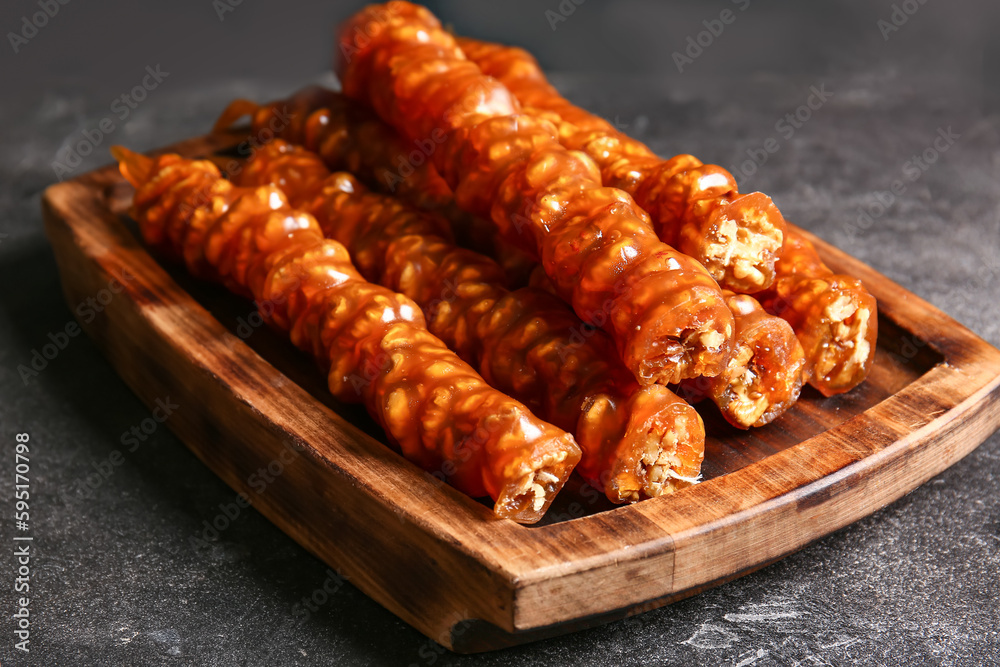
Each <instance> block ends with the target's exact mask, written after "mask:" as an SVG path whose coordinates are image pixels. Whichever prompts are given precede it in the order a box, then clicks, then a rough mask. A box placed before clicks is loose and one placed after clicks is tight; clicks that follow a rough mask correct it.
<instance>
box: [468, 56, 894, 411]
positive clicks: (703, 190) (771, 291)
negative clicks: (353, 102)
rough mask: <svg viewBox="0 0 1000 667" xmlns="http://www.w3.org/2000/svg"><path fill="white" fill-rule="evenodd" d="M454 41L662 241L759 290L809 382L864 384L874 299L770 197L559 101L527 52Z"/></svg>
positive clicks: (839, 388) (829, 390)
mask: <svg viewBox="0 0 1000 667" xmlns="http://www.w3.org/2000/svg"><path fill="white" fill-rule="evenodd" d="M458 41H459V45H460V46H461V47H462V49H463V51H464V53H465V54H466V55H467V56H468V57H469V58H470V59H471V60H472V61H473V62H475V63H476V64H477V65H479V66H480V68H481V69H482V70H483V71H484V72H485V73H486V74H490V75H492V76H495V77H497V78H498V79H499V80H500V81H502V82H503V83H504V84H505V85H506V86H507V87H508V88H509V89H510V90H511V91H512V92H513V93H514V94H515V95H516V96H517V97H518V99H519V100H520V101H521V102H523V103H525V104H526V105H528V107H529V108H528V109H527V110H526V111H527V112H528V113H535V114H536V115H540V116H543V117H548V118H550V119H553V120H554V121H555V122H556V123H557V124H558V126H559V131H560V139H561V140H562V141H563V142H564V143H565V145H566V146H567V147H569V148H575V149H580V150H583V151H585V152H586V153H587V154H588V155H590V156H591V157H592V158H594V159H595V160H596V161H597V163H598V164H599V165H600V167H601V174H602V178H603V179H604V183H605V184H607V185H612V186H615V187H620V188H622V189H624V190H626V191H628V192H629V193H630V194H632V195H633V196H634V197H635V199H636V202H637V203H638V204H639V205H640V206H641V207H642V208H644V209H645V210H646V211H647V212H648V213H649V214H650V216H651V217H652V219H653V222H654V223H655V224H656V225H657V231H658V233H659V235H660V238H661V239H663V240H664V241H666V242H667V243H670V244H671V245H674V246H675V247H677V248H678V249H679V250H681V251H682V252H686V253H688V254H690V255H692V256H694V257H696V258H697V259H698V260H699V261H701V262H702V263H703V264H705V266H706V267H708V269H709V271H710V272H711V273H712V275H713V276H714V277H715V278H716V279H717V280H719V282H720V283H721V284H722V285H723V286H724V287H727V288H729V289H731V290H734V291H736V292H744V293H756V292H760V293H759V294H758V298H759V300H760V301H762V302H764V303H765V305H766V306H767V309H768V311H769V312H772V313H774V314H776V315H779V316H781V317H783V318H784V319H786V320H788V321H789V322H790V323H791V324H792V326H793V328H794V329H795V332H796V334H797V335H798V337H799V340H800V341H801V343H802V345H803V347H804V348H805V353H806V357H805V358H806V366H805V368H804V369H803V374H804V377H805V379H806V380H807V381H808V382H809V383H810V384H812V385H813V386H814V387H816V388H817V389H819V390H820V392H822V393H823V394H824V395H826V396H831V395H834V394H839V393H843V392H845V391H849V390H850V389H853V388H854V387H855V386H857V385H858V384H860V383H861V382H862V381H864V379H865V378H866V377H867V376H868V373H869V372H870V371H871V366H872V363H873V362H874V358H875V341H876V338H877V336H878V331H877V329H878V316H877V312H876V309H877V305H876V302H875V299H874V298H873V297H872V296H871V294H870V293H868V291H867V290H865V288H864V286H863V285H862V284H861V282H860V281H859V280H857V279H855V278H851V277H850V276H845V275H837V274H834V273H833V271H831V270H830V269H829V268H827V267H826V265H824V264H823V263H822V262H821V261H820V260H819V257H818V255H816V252H815V249H814V248H813V247H812V244H811V243H810V242H809V241H808V240H806V239H805V238H804V237H803V236H802V235H801V234H799V233H798V232H797V231H795V230H794V229H792V228H786V224H785V222H784V220H783V218H782V217H781V214H780V213H779V212H778V210H777V209H776V208H775V207H774V205H773V203H771V200H770V199H769V198H768V197H766V196H764V195H762V194H761V193H753V194H750V195H739V194H738V193H737V189H736V182H735V181H734V180H733V178H732V175H731V174H729V173H728V172H726V171H725V170H723V169H722V168H720V167H716V166H713V165H703V164H702V163H701V162H699V161H698V160H697V159H696V158H694V157H693V156H691V155H678V156H676V157H673V158H671V159H670V160H662V159H660V158H659V157H657V156H656V155H655V154H654V153H653V152H652V151H651V150H650V149H649V148H647V147H646V146H645V145H644V144H642V143H641V142H639V141H636V140H635V139H632V138H631V137H628V136H627V135H625V134H623V133H621V132H619V131H618V130H617V129H615V128H614V127H612V126H611V125H610V124H609V123H607V121H605V120H604V119H602V118H600V117H598V116H595V115H594V114H591V113H589V112H587V111H585V110H584V109H581V108H579V107H576V106H574V105H573V104H571V103H570V102H569V101H568V100H566V99H565V98H563V97H562V96H561V95H559V93H558V92H557V91H556V89H555V88H554V87H552V85H551V84H549V82H548V81H547V80H546V78H545V75H544V74H543V73H542V70H541V68H539V66H538V62H537V61H536V60H535V59H534V58H533V57H532V56H531V54H529V53H528V52H527V51H524V50H523V49H518V48H515V47H508V46H502V45H499V44H491V43H488V42H482V41H477V40H473V39H462V38H460V39H459V40H458ZM782 232H783V235H782ZM761 290H766V291H763V292H761Z"/></svg>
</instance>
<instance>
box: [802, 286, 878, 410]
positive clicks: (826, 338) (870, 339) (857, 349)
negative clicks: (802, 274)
mask: <svg viewBox="0 0 1000 667" xmlns="http://www.w3.org/2000/svg"><path fill="white" fill-rule="evenodd" d="M821 282H824V283H826V284H827V288H826V289H825V290H824V291H823V292H822V293H820V294H819V297H818V298H817V300H816V303H815V304H814V305H813V307H812V309H811V311H810V314H809V319H810V320H812V322H810V323H809V324H808V330H809V331H815V332H817V335H816V336H815V337H814V339H813V340H808V341H804V342H803V347H805V349H806V355H807V356H808V357H809V358H812V359H815V362H814V363H813V365H812V367H811V368H810V369H809V383H810V384H811V385H813V386H814V387H816V388H817V389H819V391H820V392H821V393H822V394H823V395H824V396H833V395H835V394H842V393H844V392H845V391H849V390H851V389H853V388H854V387H856V386H858V385H859V384H861V382H863V381H864V379H865V378H866V377H868V373H869V372H870V371H871V367H872V362H873V360H874V359H875V341H876V339H877V338H878V312H877V305H876V301H875V297H873V296H872V295H871V294H870V293H869V292H868V291H867V290H866V289H865V288H864V287H863V286H862V284H861V281H860V280H857V279H856V278H851V277H848V276H842V275H834V276H830V277H828V278H825V279H823V280H822V281H821ZM810 348H811V349H810ZM810 352H813V354H811V355H810Z"/></svg>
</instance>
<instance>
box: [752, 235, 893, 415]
mask: <svg viewBox="0 0 1000 667" xmlns="http://www.w3.org/2000/svg"><path fill="white" fill-rule="evenodd" d="M775 268H776V270H777V279H776V280H775V281H774V285H772V286H771V288H770V289H768V290H767V291H766V292H765V293H763V294H762V295H760V300H761V303H762V304H763V305H764V307H765V308H766V309H767V310H768V312H771V313H774V314H775V315H779V316H780V317H781V318H783V319H785V320H787V321H788V323H789V324H791V325H792V328H793V329H794V330H795V334H796V336H798V338H799V341H800V342H801V343H802V347H803V349H804V350H805V358H806V368H805V371H804V372H805V377H806V380H807V381H808V382H809V384H811V385H812V386H814V387H816V389H818V390H819V391H820V392H822V393H823V394H824V395H825V396H833V395H834V394H841V393H843V392H845V391H850V390H851V389H853V388H854V387H856V386H857V385H859V384H861V382H863V381H864V379H865V378H866V377H868V373H869V372H870V371H871V368H872V364H873V363H874V360H875V343H876V340H877V339H878V304H877V302H876V301H875V297H874V296H872V295H871V293H869V292H868V290H866V289H865V287H864V285H863V284H862V283H861V281H860V280H858V279H857V278H852V277H850V276H845V275H841V274H835V273H834V272H833V271H831V270H830V269H829V268H828V267H827V266H826V265H825V264H824V263H823V262H822V260H820V258H819V255H818V254H817V253H816V249H815V248H814V247H813V245H812V243H810V242H809V240H808V239H806V238H805V237H804V236H802V235H801V234H799V233H798V232H796V231H794V230H789V232H788V234H787V235H786V238H785V245H784V247H783V248H782V251H781V257H780V258H779V260H778V262H777V264H776V265H775Z"/></svg>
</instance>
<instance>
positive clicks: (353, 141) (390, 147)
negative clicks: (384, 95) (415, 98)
mask: <svg viewBox="0 0 1000 667" xmlns="http://www.w3.org/2000/svg"><path fill="white" fill-rule="evenodd" d="M245 115H249V116H250V118H251V124H252V133H251V137H253V138H255V139H257V143H263V142H264V140H268V141H269V140H270V138H272V137H278V138H281V139H284V140H286V141H288V142H290V143H293V144H299V145H301V146H304V147H305V148H307V149H309V150H310V151H313V152H316V153H318V154H320V155H321V156H322V158H323V161H324V162H325V163H326V166H327V167H328V168H329V169H330V170H331V171H338V170H343V171H348V172H350V173H352V174H354V175H355V176H357V177H358V178H360V179H361V180H362V181H363V182H364V183H366V184H368V185H369V186H371V187H373V188H375V189H376V190H378V191H380V192H384V193H386V194H392V195H394V196H396V197H399V198H400V199H403V200H405V201H406V202H408V203H410V204H412V205H414V206H416V207H417V208H419V209H422V210H425V211H432V212H434V213H437V214H438V215H441V216H443V217H444V218H445V219H446V220H448V221H449V222H450V223H451V225H452V231H453V233H454V234H455V237H456V238H457V239H458V241H459V243H460V244H461V245H465V246H468V247H470V248H472V249H474V250H476V251H477V252H481V253H484V254H488V255H490V256H491V257H493V258H494V259H496V260H497V261H498V262H499V263H500V265H501V266H503V268H504V272H505V273H506V274H507V277H508V284H510V285H512V286H520V285H523V284H526V283H527V278H528V275H529V274H530V273H531V270H532V269H533V268H534V265H535V259H534V258H533V257H532V256H531V255H529V254H527V253H526V252H524V251H523V250H520V249H518V248H517V247H516V246H514V245H513V244H511V243H510V242H509V241H507V240H505V239H503V238H502V237H500V236H499V235H498V233H497V231H496V229H495V228H494V226H493V224H492V223H491V222H489V221H488V220H484V219H482V218H480V217H477V216H474V215H470V214H468V213H466V212H465V211H463V210H462V209H460V208H459V207H458V205H457V204H456V203H455V197H454V194H453V193H452V191H451V188H449V187H448V184H447V183H445V182H444V180H443V179H442V178H441V176H440V175H439V174H438V172H437V170H436V169H435V168H434V165H432V164H431V163H430V161H429V158H428V155H430V154H431V153H433V152H434V151H435V150H437V149H438V148H439V145H438V143H437V141H436V139H438V138H439V135H434V136H433V137H430V138H428V139H426V140H425V141H419V142H409V141H407V140H406V139H404V138H403V137H401V136H400V135H399V133H398V132H396V131H395V130H394V129H393V128H391V127H389V126H388V125H386V124H385V123H384V122H383V121H382V120H380V119H379V118H378V116H376V115H375V114H374V113H372V112H371V110H369V109H367V108H366V107H364V106H363V105H361V104H359V103H358V102H356V101H354V100H351V99H348V98H347V97H345V96H344V95H342V94H341V93H338V92H334V91H332V90H328V89H325V88H321V87H318V86H310V87H307V88H303V89H302V90H299V91H298V92H296V93H294V94H293V95H292V96H291V97H289V98H287V99H284V100H277V101H273V102H268V103H266V104H257V103H255V102H251V101H250V100H242V99H241V100H235V101H233V102H232V103H231V104H230V105H229V106H228V107H227V108H226V110H225V111H223V113H222V114H221V115H220V117H219V119H218V121H216V124H215V129H216V130H220V129H224V128H227V127H229V126H231V125H232V124H233V123H234V122H235V121H236V120H237V119H239V118H241V117H242V116H245ZM232 164H233V166H234V167H235V168H242V167H241V166H240V165H241V163H239V161H236V160H233V161H232ZM246 164H248V168H251V169H252V168H253V160H249V161H247V163H246Z"/></svg>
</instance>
